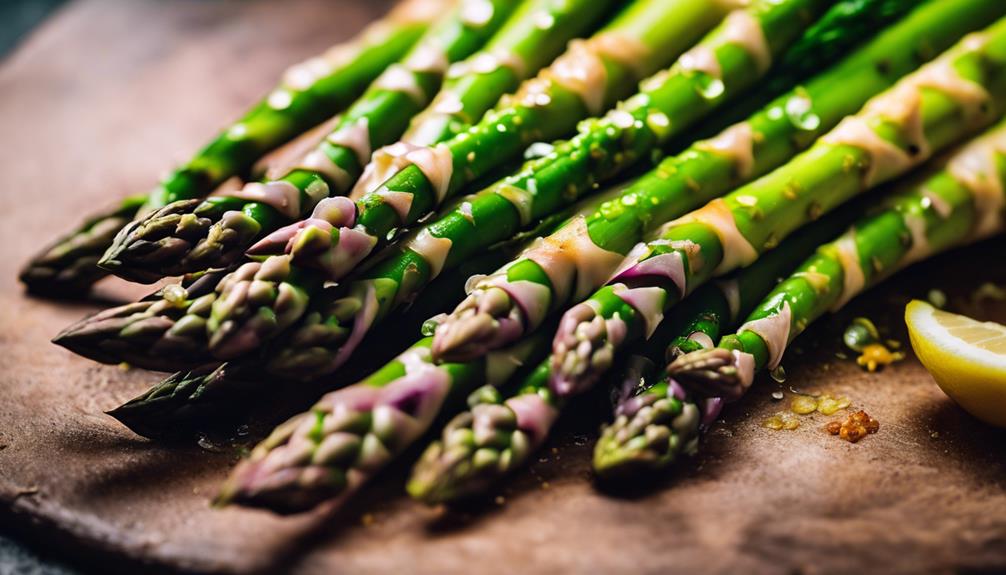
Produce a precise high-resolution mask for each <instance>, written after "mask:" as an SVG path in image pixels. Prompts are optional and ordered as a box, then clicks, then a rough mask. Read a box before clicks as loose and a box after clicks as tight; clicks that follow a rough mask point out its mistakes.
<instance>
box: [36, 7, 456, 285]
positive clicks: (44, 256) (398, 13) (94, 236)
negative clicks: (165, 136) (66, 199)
mask: <svg viewBox="0 0 1006 575" xmlns="http://www.w3.org/2000/svg"><path fill="white" fill-rule="evenodd" d="M449 5H450V2H449V1H448V0H403V1H402V2H401V3H400V4H399V5H398V6H396V7H395V8H394V9H393V10H392V11H391V12H390V13H389V14H388V15H387V16H386V17H384V18H383V19H381V20H379V21H378V22H376V23H374V24H372V25H370V26H368V27H367V28H365V29H364V30H363V32H361V33H360V34H359V35H358V36H357V37H356V38H355V39H353V40H351V41H349V42H347V43H344V44H340V45H337V46H335V47H333V48H331V49H329V50H328V51H327V52H325V53H324V54H323V55H321V56H318V57H314V58H311V59H309V60H307V61H305V62H303V63H300V64H297V65H295V66H293V67H291V68H289V69H288V70H287V71H286V72H285V73H284V75H283V79H282V82H281V83H280V84H279V86H278V87H277V88H276V89H275V90H273V92H271V93H270V95H269V96H268V97H266V98H265V99H263V100H262V101H261V102H259V103H258V104H257V105H255V106H254V107H253V108H252V109H251V110H250V111H248V113H246V114H245V115H244V116H243V117H242V118H241V119H240V120H238V121H237V122H235V123H234V124H232V125H231V126H229V127H228V128H227V129H225V130H224V131H222V132H221V133H220V134H219V135H218V136H217V137H216V138H215V139H214V140H213V141H211V142H210V143H209V144H207V145H206V146H205V147H204V148H203V149H202V150H200V151H199V153H197V154H196V155H195V156H194V157H193V158H192V159H191V160H189V162H188V163H186V164H185V165H183V166H182V167H180V168H178V169H177V170H175V171H173V172H172V173H171V174H170V175H168V177H167V178H165V179H164V180H163V181H162V182H161V183H160V184H159V185H158V186H157V188H155V189H154V190H153V191H152V192H150V193H149V194H146V195H139V196H132V197H130V198H128V199H126V200H125V201H123V202H122V203H121V204H119V205H118V206H116V207H114V208H112V209H110V210H108V211H106V212H101V213H99V214H97V215H94V216H92V217H90V218H88V219H87V220H86V221H85V222H84V224H82V225H81V226H80V227H79V228H77V229H76V230H73V231H71V232H70V233H68V234H66V235H64V236H62V237H61V238H59V239H58V240H57V241H56V242H55V243H53V244H52V245H51V246H49V247H47V248H46V249H44V250H43V251H42V252H41V253H39V254H38V255H37V256H35V257H34V258H32V259H31V261H29V262H28V264H27V265H26V266H25V268H24V269H23V270H22V271H21V275H20V279H21V281H22V282H24V284H25V285H26V287H27V288H28V290H29V291H31V292H34V293H39V294H45V295H51V296H63V297H65V296H75V295H80V294H81V293H84V292H86V291H87V290H88V288H90V286H91V285H92V284H93V283H94V282H96V281H97V280H99V279H101V278H102V277H104V276H105V275H106V272H105V271H104V270H101V269H99V268H97V267H96V263H97V261H98V259H99V258H100V257H101V255H102V254H103V253H104V252H105V250H106V249H107V248H108V247H109V246H110V245H111V243H112V239H113V238H114V236H115V233H116V232H118V231H119V229H120V228H122V226H123V225H125V224H127V223H128V222H129V221H130V220H132V219H133V218H134V217H136V216H137V215H141V214H144V213H146V212H149V211H150V210H154V209H157V208H159V207H161V206H164V205H165V204H168V203H170V202H173V201H177V200H183V199H191V198H199V197H202V196H205V195H206V194H208V193H210V192H211V191H212V190H213V189H214V188H216V187H217V186H219V185H220V184H221V183H223V182H224V181H225V180H227V179H228V178H230V177H232V176H235V175H242V174H244V173H245V172H247V171H248V170H250V169H251V167H252V165H253V164H254V163H255V162H256V161H257V160H258V159H259V158H261V157H262V156H263V155H265V154H266V153H267V152H268V151H270V150H272V149H274V148H276V147H278V146H279V145H281V144H283V143H284V142H287V141H289V140H290V139H292V138H293V137H295V136H297V135H298V134H300V133H302V132H305V131H307V130H308V129H309V128H310V127H311V126H314V125H315V124H319V123H321V122H322V121H323V120H324V119H325V118H327V117H329V116H332V115H333V114H336V113H337V112H338V111H339V110H342V109H343V108H345V107H346V106H347V105H348V104H349V103H350V102H352V101H353V100H354V99H355V98H356V97H357V96H358V95H359V94H360V93H362V92H363V90H364V89H365V88H366V86H367V84H369V83H370V81H371V80H373V79H374V78H376V77H377V76H378V75H379V74H380V73H381V72H382V71H383V70H384V69H385V68H386V67H387V66H389V65H390V64H391V63H392V62H394V61H396V60H398V59H399V58H401V57H402V55H404V54H405V53H406V52H407V51H408V50H409V48H411V47H412V45H413V44H415V43H416V41H417V40H418V39H419V37H420V36H421V35H422V34H423V32H424V31H425V30H426V28H427V26H428V25H429V23H430V22H431V21H432V20H433V19H434V18H436V17H438V16H439V15H440V14H441V13H442V12H443V11H444V9H446V8H447V7H448V6H449Z"/></svg>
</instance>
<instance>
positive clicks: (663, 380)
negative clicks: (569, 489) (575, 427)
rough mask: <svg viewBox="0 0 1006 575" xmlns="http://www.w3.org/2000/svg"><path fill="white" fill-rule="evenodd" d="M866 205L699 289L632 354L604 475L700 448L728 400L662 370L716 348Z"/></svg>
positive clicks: (663, 463)
mask: <svg viewBox="0 0 1006 575" xmlns="http://www.w3.org/2000/svg"><path fill="white" fill-rule="evenodd" d="M862 212H863V210H862V209H861V207H860V206H859V203H856V204H854V205H851V206H847V207H846V208H844V209H842V210H839V211H838V212H836V213H834V214H831V215H829V216H827V217H826V218H824V219H823V221H821V222H817V223H815V224H814V225H809V226H805V227H803V228H801V229H800V231H799V232H797V233H796V234H794V235H793V237H791V238H789V239H787V240H786V241H785V242H783V244H782V245H781V246H780V247H779V249H776V250H772V251H771V252H769V253H767V254H765V255H764V256H762V257H761V258H759V259H758V261H756V262H755V263H753V264H751V265H750V266H748V267H746V268H744V269H740V270H736V271H735V272H733V273H731V274H730V275H728V276H726V277H725V278H723V279H722V280H719V281H716V282H711V283H708V284H706V285H704V286H702V287H701V288H699V289H698V290H696V292H695V293H693V294H692V295H690V296H688V299H686V300H685V301H684V302H683V305H682V306H680V307H677V308H675V309H674V310H673V311H672V312H671V314H670V315H669V316H668V317H667V318H666V319H664V321H663V322H661V324H660V326H659V327H658V328H657V330H656V331H655V332H654V334H653V336H652V337H650V338H649V339H648V340H647V341H646V342H645V344H643V345H642V349H641V350H640V351H639V352H638V353H639V355H634V356H633V357H630V358H629V359H628V360H627V361H626V366H625V367H624V368H623V374H622V375H620V376H618V377H616V378H615V381H618V382H621V385H618V386H616V389H617V390H618V393H617V396H616V397H617V401H616V404H615V409H614V412H615V420H614V422H612V423H611V424H610V425H606V426H604V427H603V428H602V431H601V437H600V439H598V442H597V445H596V446H595V449H594V471H595V472H596V473H597V474H598V476H599V477H601V478H605V479H609V478H614V477H630V476H634V475H637V474H639V473H641V472H646V471H654V470H658V469H663V468H665V467H667V466H669V465H672V464H673V463H674V462H675V461H676V460H677V459H678V457H679V455H681V454H682V453H684V452H689V451H691V450H692V449H694V447H695V445H696V443H697V439H698V434H699V432H700V431H701V430H702V429H704V428H706V427H708V425H709V424H711V423H712V422H713V421H714V420H715V419H716V417H717V416H718V415H719V412H720V409H721V408H722V405H723V402H722V399H721V398H719V397H702V398H696V397H695V396H694V395H690V394H687V393H686V391H685V389H684V388H682V387H681V386H680V385H679V384H678V383H677V382H676V381H674V380H672V379H670V378H668V377H666V376H665V377H660V372H663V370H664V368H665V367H666V366H667V363H668V362H670V361H673V360H674V359H676V358H677V357H679V356H681V355H684V354H686V353H690V352H693V351H698V350H702V349H709V348H712V347H713V346H714V345H715V342H716V341H718V340H719V338H720V334H721V332H722V331H723V330H727V329H731V328H732V327H734V326H735V324H736V322H738V321H739V320H740V319H741V318H742V317H744V316H746V315H747V314H748V313H749V312H750V311H751V310H752V309H754V307H755V305H757V304H758V302H759V301H761V299H762V298H763V297H764V296H765V295H766V294H768V293H769V291H771V290H772V288H773V287H775V285H776V284H777V283H779V278H781V277H785V276H786V275H788V274H789V273H790V272H792V271H793V270H794V269H795V268H796V267H797V266H798V265H799V264H800V262H801V261H803V260H804V259H805V258H806V257H808V256H809V255H811V254H812V253H814V250H815V249H816V248H817V246H819V245H821V244H822V243H824V242H826V241H828V240H829V239H831V238H834V237H835V236H836V235H838V234H839V233H841V231H842V230H843V229H845V228H846V227H847V226H848V225H849V224H850V223H851V222H852V221H853V220H854V218H855V216H856V215H857V214H861V213H862ZM661 357H662V358H664V359H663V360H662V361H661V359H660V358H661ZM651 358H652V359H651ZM640 366H643V367H640ZM688 404H694V410H693V409H692V408H687V411H688V412H689V413H699V414H701V418H698V419H696V418H690V417H686V418H679V417H680V416H681V414H682V413H685V411H686V407H685V406H686V405H688ZM685 423H687V425H685Z"/></svg>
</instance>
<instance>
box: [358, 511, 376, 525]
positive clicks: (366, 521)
mask: <svg viewBox="0 0 1006 575" xmlns="http://www.w3.org/2000/svg"><path fill="white" fill-rule="evenodd" d="M360 524H361V525H363V526H364V527H370V526H371V525H373V524H374V514H373V513H364V514H363V516H361V517H360Z"/></svg>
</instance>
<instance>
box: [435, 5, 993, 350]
mask: <svg viewBox="0 0 1006 575" xmlns="http://www.w3.org/2000/svg"><path fill="white" fill-rule="evenodd" d="M857 4H858V3H857ZM843 7H844V5H838V6H836V8H835V10H836V11H843V10H839V9H841V8H843ZM843 12H844V11H843ZM1003 13H1004V11H1003V8H1002V7H993V6H992V5H990V4H989V3H987V2H981V1H971V2H955V1H937V2H930V3H928V4H926V5H924V6H922V7H920V8H918V9H917V10H915V11H914V13H912V14H911V15H910V16H909V17H907V18H906V19H905V20H904V21H902V22H900V23H899V24H897V25H894V26H892V27H891V28H890V29H889V30H887V31H886V32H885V33H884V34H882V35H880V36H879V37H877V38H876V39H874V40H873V41H871V42H870V43H868V44H867V45H865V46H864V47H862V48H861V49H860V50H858V51H857V52H855V53H853V54H852V55H850V56H849V57H848V58H846V59H845V60H844V61H842V62H841V63H839V64H838V65H836V66H835V67H834V68H833V69H830V70H827V71H825V72H823V73H822V74H820V75H818V76H817V77H815V78H813V79H811V80H809V81H808V82H807V84H806V85H804V86H800V87H798V88H796V89H794V90H792V91H790V92H789V93H787V94H785V95H783V96H781V97H779V98H777V99H776V100H774V101H773V102H771V103H770V104H768V105H767V106H766V107H765V108H763V109H762V110H760V111H758V112H756V113H755V114H754V115H752V116H751V117H750V118H748V119H747V120H746V121H744V122H741V123H739V124H736V125H734V126H732V127H730V128H728V129H726V130H725V131H724V132H723V133H721V134H720V135H719V136H717V137H715V138H712V139H710V140H706V141H702V142H698V143H696V144H694V145H692V146H691V147H690V148H688V149H687V150H685V151H684V152H683V153H681V154H679V155H677V156H675V157H670V158H667V159H665V160H664V161H663V162H661V163H660V165H659V166H658V167H657V168H656V169H655V170H653V171H651V172H650V173H648V174H646V175H645V176H644V177H642V178H641V179H640V180H639V181H638V182H637V183H636V184H635V185H634V186H631V187H630V188H629V189H628V190H627V191H626V193H625V194H624V195H623V196H622V197H621V198H619V199H615V200H612V201H610V202H605V203H602V204H600V206H599V207H598V209H597V210H596V211H594V212H593V213H591V214H590V215H588V216H586V217H585V218H584V219H583V220H582V221H580V220H574V221H572V222H570V223H569V224H568V225H567V226H566V227H564V228H561V229H559V230H557V231H556V232H555V233H554V234H552V235H551V236H550V237H548V238H545V239H544V240H542V242H540V243H539V244H538V245H535V246H532V247H531V248H529V250H528V251H527V253H524V254H521V255H520V256H519V257H518V258H517V259H515V260H514V261H512V262H510V263H508V264H507V265H506V266H504V267H502V268H501V269H500V270H498V271H497V272H496V273H494V274H491V275H490V276H488V277H486V278H484V279H482V280H481V281H479V282H477V283H475V284H474V286H473V289H472V291H471V293H470V294H469V296H468V298H467V299H466V300H465V301H463V302H462V303H461V304H460V305H459V306H458V307H457V308H456V309H455V310H454V312H453V313H452V314H451V315H450V316H449V317H448V318H446V319H445V320H444V321H443V322H441V323H440V326H439V328H438V331H437V333H436V335H435V337H434V344H433V353H434V356H435V357H438V358H444V359H450V360H461V359H464V358H467V357H472V356H475V355H477V354H479V353H483V352H484V351H486V350H488V349H492V348H494V347H497V346H501V345H507V344H508V343H509V342H512V341H515V340H517V339H519V338H520V337H522V336H523V334H525V333H528V332H530V331H531V330H534V329H536V328H537V327H538V325H540V323H541V322H542V321H544V319H545V318H546V317H548V316H549V315H550V314H551V313H555V312H557V311H559V310H562V309H564V308H566V307H568V305H569V304H571V303H573V302H576V301H579V300H582V299H583V298H585V297H586V296H587V295H589V294H590V293H591V292H593V291H594V290H596V289H598V288H600V287H601V286H602V285H603V282H604V281H606V280H607V279H609V278H610V277H611V274H612V273H613V272H614V271H615V269H616V267H617V266H618V264H619V263H621V261H622V259H623V257H624V256H625V255H626V253H627V252H628V251H629V249H630V248H631V247H632V246H633V245H635V244H636V243H637V242H639V241H640V240H642V239H643V238H644V237H646V236H647V235H648V234H650V233H651V232H652V231H653V230H654V229H655V228H656V227H657V226H658V225H660V224H662V223H663V222H666V221H668V220H670V219H672V218H674V217H677V216H681V215H682V214H684V213H686V212H688V211H689V210H691V209H695V208H697V207H699V206H701V205H702V204H703V203H704V202H706V201H709V200H711V199H713V198H716V197H718V196H720V195H722V194H723V193H725V192H726V191H728V190H729V189H731V188H733V187H735V186H737V185H739V184H743V183H745V182H748V181H751V180H752V179H754V178H756V177H758V176H760V175H763V174H765V173H768V172H769V171H771V170H772V169H774V168H776V167H778V166H780V165H782V164H783V163H785V162H787V161H788V160H790V159H791V158H792V157H793V156H795V155H796V154H797V153H798V152H799V151H801V150H802V149H804V148H805V147H807V146H808V145H810V144H811V143H812V142H813V141H814V140H815V139H816V138H817V137H818V136H819V135H821V134H823V133H825V132H826V131H827V130H829V129H831V128H832V127H834V126H835V125H836V124H837V123H838V122H839V121H840V120H841V119H842V118H843V117H845V116H846V115H848V114H851V113H854V112H855V111H856V110H858V109H859V108H860V107H861V106H862V105H863V103H865V102H866V100H867V99H869V98H870V97H871V96H873V95H875V94H877V93H878V92H880V91H882V90H883V89H885V88H887V87H889V86H890V85H891V84H892V83H893V82H894V81H895V80H896V79H898V78H899V77H900V76H902V75H904V74H907V73H908V72H910V71H912V70H914V69H915V68H916V67H917V66H918V64H919V61H918V60H919V56H918V55H919V54H925V53H926V50H927V49H928V50H942V49H945V48H947V47H949V46H950V45H951V44H952V43H953V42H955V41H956V40H958V39H959V38H960V37H961V36H962V35H963V34H965V33H966V32H968V31H971V30H974V29H976V28H978V27H980V26H981V25H983V24H984V23H986V22H988V19H989V18H992V17H995V16H1001V15H1003ZM829 14H831V12H829ZM868 16H870V17H872V14H868ZM832 37H833V35H827V36H823V38H832ZM804 45H805V44H804ZM923 58H924V56H923ZM818 64H819V65H822V64H825V62H822V61H820V60H818ZM673 123H674V122H673V121H672V124H673ZM466 243H467V242H466Z"/></svg>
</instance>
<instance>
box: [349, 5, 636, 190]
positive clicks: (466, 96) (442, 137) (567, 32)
mask: <svg viewBox="0 0 1006 575" xmlns="http://www.w3.org/2000/svg"><path fill="white" fill-rule="evenodd" d="M617 4H618V3H617V2H615V1H614V0H601V1H600V2H591V1H588V0H566V1H558V0H531V1H526V2H523V3H522V4H521V5H520V7H519V8H518V10H517V11H516V12H515V13H514V14H513V15H512V16H511V17H510V20H508V21H507V23H506V24H505V25H504V26H503V28H501V29H500V31H499V32H498V33H497V34H496V35H495V36H494V37H493V38H492V39H491V40H490V41H489V43H488V44H487V45H486V47H485V49H483V50H482V51H480V52H479V53H477V54H475V55H474V56H472V57H470V58H468V59H467V60H465V61H464V62H462V63H460V64H457V65H455V66H453V67H452V68H451V69H450V70H449V71H448V74H447V78H446V79H445V81H444V87H443V89H442V90H441V91H440V92H439V93H438V94H437V96H436V98H435V99H434V101H433V102H432V104H431V105H430V106H429V107H427V108H426V109H425V110H423V112H421V113H420V114H418V115H417V116H415V117H414V118H412V121H411V122H410V123H409V128H408V130H406V132H405V135H404V136H402V140H403V141H404V142H407V143H409V144H412V145H413V146H434V145H436V144H439V143H440V142H446V141H447V140H450V139H451V138H453V137H455V136H457V135H458V134H461V133H462V132H466V131H468V130H469V129H470V128H471V127H472V126H473V125H474V124H475V123H476V122H478V121H479V120H480V119H481V118H482V116H483V115H485V113H486V112H487V111H489V110H490V109H491V108H492V107H493V106H495V105H496V104H497V102H498V100H499V99H500V98H501V97H502V96H503V95H504V94H507V93H510V92H512V91H513V90H514V89H516V88H517V87H518V85H519V84H520V83H521V82H522V81H523V80H525V79H526V78H527V77H528V76H529V75H532V74H535V73H537V72H538V71H539V70H540V69H541V68H543V67H545V66H547V65H548V64H549V63H551V62H552V61H553V60H554V59H555V58H556V57H557V56H559V54H560V53H561V52H562V51H563V48H565V46H566V44H567V43H568V42H569V41H571V40H574V39H576V38H580V37H583V36H585V35H587V34H588V33H590V32H592V31H594V30H595V29H596V28H597V27H598V24H599V23H600V21H601V19H602V18H603V17H604V16H606V15H608V14H609V13H610V12H612V7H613V6H617ZM388 168H389V166H385V170H384V171H383V172H382V174H380V175H378V174H375V175H374V178H372V179H371V180H369V182H367V183H365V184H361V185H360V186H357V190H358V191H360V192H367V191H370V190H368V189H366V187H367V185H369V184H370V183H377V184H380V183H383V181H384V180H385V179H387V177H388V174H389V170H388ZM382 176H384V177H382ZM375 180H378V181H376V182H375Z"/></svg>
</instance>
